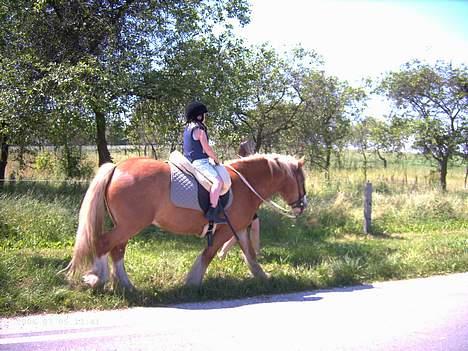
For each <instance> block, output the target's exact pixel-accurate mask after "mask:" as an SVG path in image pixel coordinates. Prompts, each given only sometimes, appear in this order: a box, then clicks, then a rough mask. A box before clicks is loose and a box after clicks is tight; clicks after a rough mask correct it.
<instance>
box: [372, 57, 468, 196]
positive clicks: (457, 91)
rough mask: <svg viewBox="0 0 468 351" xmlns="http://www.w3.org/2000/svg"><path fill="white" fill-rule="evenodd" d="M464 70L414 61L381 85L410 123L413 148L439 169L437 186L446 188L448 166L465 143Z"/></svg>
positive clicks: (467, 116) (467, 114) (467, 73)
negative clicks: (434, 162) (433, 161)
mask: <svg viewBox="0 0 468 351" xmlns="http://www.w3.org/2000/svg"><path fill="white" fill-rule="evenodd" d="M467 82H468V71H467V68H466V66H464V65H462V66H460V67H458V68H457V67H453V66H452V65H451V64H447V63H443V62H439V63H437V64H436V65H434V66H430V65H428V64H424V63H421V62H419V61H413V62H410V63H407V64H406V65H405V66H404V68H403V69H402V70H401V71H399V72H392V73H389V74H388V75H387V77H386V78H385V79H384V80H383V81H382V84H381V90H382V91H383V92H385V93H386V94H387V96H388V97H389V98H390V99H392V100H393V101H394V102H395V104H396V105H397V107H399V108H400V111H401V112H402V116H401V117H404V118H407V119H410V120H411V121H412V122H413V123H412V126H413V132H414V137H415V147H417V148H419V149H420V150H421V151H422V152H423V153H424V154H425V155H428V156H430V157H432V158H434V159H435V160H436V161H437V162H438V165H439V172H440V185H441V188H442V189H443V190H445V189H446V187H447V182H446V176H447V164H448V160H449V159H451V158H452V157H453V156H454V155H455V154H456V153H457V151H458V150H461V149H462V147H463V145H464V143H466V139H464V136H466V127H467V120H468V98H467V93H466V85H467Z"/></svg>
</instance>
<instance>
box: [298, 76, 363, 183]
mask: <svg viewBox="0 0 468 351" xmlns="http://www.w3.org/2000/svg"><path fill="white" fill-rule="evenodd" d="M300 96H301V99H302V100H303V101H304V109H303V113H302V114H301V119H300V121H299V123H298V124H297V128H296V129H295V130H294V134H295V135H296V137H297V136H298V138H297V139H298V140H299V141H300V144H299V145H300V146H301V147H302V149H303V152H306V153H307V154H308V155H309V158H310V162H311V163H312V164H313V165H314V166H316V167H318V168H319V169H321V170H323V171H325V173H326V175H327V176H328V174H329V171H330V166H331V157H332V153H333V152H335V153H337V154H339V153H340V152H341V150H342V149H343V148H344V146H345V145H346V143H347V142H348V140H349V138H348V137H349V136H350V126H351V122H352V120H353V119H354V118H357V117H358V116H359V113H360V110H361V108H362V107H363V105H362V103H363V101H364V100H365V98H366V96H365V93H364V91H363V90H362V89H361V88H353V87H351V86H349V85H348V83H347V82H342V81H340V80H339V79H338V78H336V77H329V76H326V75H325V73H324V72H320V71H316V72H311V73H310V74H309V75H307V76H305V77H304V80H303V81H302V86H301V91H300Z"/></svg>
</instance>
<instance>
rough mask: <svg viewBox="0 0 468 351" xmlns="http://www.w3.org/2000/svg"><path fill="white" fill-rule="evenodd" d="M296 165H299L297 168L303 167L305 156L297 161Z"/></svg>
mask: <svg viewBox="0 0 468 351" xmlns="http://www.w3.org/2000/svg"><path fill="white" fill-rule="evenodd" d="M297 162H298V164H299V167H304V163H305V156H302V157H301V158H300V159H299V161H297Z"/></svg>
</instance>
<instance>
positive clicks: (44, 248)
mask: <svg viewBox="0 0 468 351" xmlns="http://www.w3.org/2000/svg"><path fill="white" fill-rule="evenodd" d="M417 161H418V162H420V163H417V162H416V161H414V162H413V163H411V162H409V163H407V164H406V165H398V164H390V165H389V168H388V169H386V170H384V169H382V168H372V169H370V170H368V172H367V176H368V180H369V181H371V182H372V184H373V188H374V193H373V233H374V235H372V236H366V235H364V234H362V227H363V215H362V212H363V209H362V203H363V195H362V193H363V191H362V189H363V185H364V181H365V179H364V178H363V173H362V172H361V170H360V169H359V167H356V168H357V169H351V168H352V167H348V169H346V170H336V169H334V170H333V172H332V177H331V179H329V180H327V181H326V180H325V179H324V178H323V175H322V174H320V173H318V172H315V171H309V172H308V177H307V191H308V199H309V207H308V208H307V210H306V211H305V213H304V215H303V216H302V217H300V218H299V219H297V220H290V219H287V218H284V217H282V216H281V215H278V214H277V213H275V212H272V211H270V210H269V209H267V208H263V209H261V210H260V212H259V215H260V219H261V238H262V256H261V257H260V263H261V264H262V266H263V267H264V269H265V270H266V271H267V272H269V273H271V276H272V278H271V279H270V280H269V281H258V280H256V279H253V278H251V277H250V274H249V272H248V269H247V267H246V265H245V264H244V263H243V261H242V256H241V254H240V252H239V250H238V249H235V250H233V251H231V252H230V253H229V254H228V256H227V258H226V259H225V260H223V261H221V260H218V259H215V260H214V261H213V262H212V264H211V265H210V267H209V270H208V272H207V275H206V279H205V281H204V283H203V285H202V287H201V288H186V287H184V286H183V282H184V278H185V274H186V273H187V272H188V270H189V269H190V267H191V265H192V263H193V261H194V260H195V258H196V256H197V255H198V254H199V252H200V251H201V250H202V249H203V247H204V246H205V245H206V243H205V241H204V240H200V239H198V238H196V237H179V236H173V235H170V234H167V233H164V232H162V231H160V230H159V229H157V228H154V227H150V228H147V229H145V230H144V231H143V232H141V233H140V234H139V235H137V236H136V237H135V238H134V239H133V240H131V241H130V244H129V246H128V250H127V255H126V266H127V270H128V273H129V276H130V278H131V279H132V280H133V282H134V284H135V285H136V286H137V287H138V291H137V292H134V293H128V292H119V291H112V290H110V289H108V288H107V287H106V288H105V289H104V290H101V291H90V290H87V289H81V288H77V287H74V288H71V287H69V286H68V283H67V282H66V281H65V279H64V277H63V276H62V275H57V274H56V273H57V271H59V270H60V269H61V268H63V267H64V266H65V265H66V264H67V263H68V261H69V259H70V258H71V252H72V246H73V243H74V235H75V231H76V228H77V218H78V211H79V206H80V201H81V199H82V197H83V195H84V192H85V191H86V187H87V184H85V183H71V184H70V183H50V184H44V183H38V184H34V183H16V184H10V185H7V186H5V187H3V189H1V190H0V314H1V315H4V316H7V315H18V314H29V313H37V312H44V311H70V310H80V309H90V308H102V309H104V308H115V307H125V306H154V305H157V304H166V303H173V302H182V301H200V300H209V299H224V298H235V297H245V296H252V295H259V294H271V293H283V292H291V291H297V290H301V289H314V288H322V287H335V286H342V285H349V284H360V283H369V282H372V281H376V280H388V279H402V278H409V277H419V276H428V275H433V274H445V273H451V272H462V271H467V270H468V194H467V191H466V190H464V189H463V169H462V168H461V167H452V168H451V169H450V171H449V178H448V185H449V191H448V192H446V193H443V192H440V191H439V190H438V184H437V181H436V182H434V181H433V174H432V173H431V171H430V169H431V167H430V165H428V164H427V163H425V162H426V161H421V160H417ZM349 165H350V163H348V166H349ZM31 172H32V173H33V171H31ZM32 173H31V174H32ZM35 176H37V177H40V174H35ZM431 179H432V180H431ZM436 180H437V179H436Z"/></svg>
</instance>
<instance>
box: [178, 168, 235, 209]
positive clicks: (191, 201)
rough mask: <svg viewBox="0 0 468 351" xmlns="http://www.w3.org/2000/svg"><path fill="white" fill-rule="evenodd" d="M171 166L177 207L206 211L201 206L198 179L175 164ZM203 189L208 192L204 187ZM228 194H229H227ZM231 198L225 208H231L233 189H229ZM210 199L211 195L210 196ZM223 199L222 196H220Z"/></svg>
mask: <svg viewBox="0 0 468 351" xmlns="http://www.w3.org/2000/svg"><path fill="white" fill-rule="evenodd" d="M169 165H170V167H171V201H172V203H173V204H174V205H175V206H177V207H182V208H189V209H192V210H197V211H200V212H205V211H204V210H203V209H202V208H201V207H200V202H199V200H198V199H199V194H198V192H199V185H198V183H197V180H196V179H195V177H194V176H192V175H191V174H187V173H183V172H181V171H180V169H178V168H177V167H176V166H174V165H173V164H171V163H169ZM202 191H204V192H206V193H208V192H207V191H206V190H205V189H203V188H202ZM226 195H227V194H226ZM229 195H230V196H229V200H228V203H227V204H226V205H225V206H224V208H226V209H227V208H229V207H230V206H231V204H232V197H233V196H232V191H231V190H229ZM208 199H209V196H208ZM220 199H221V198H220Z"/></svg>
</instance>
